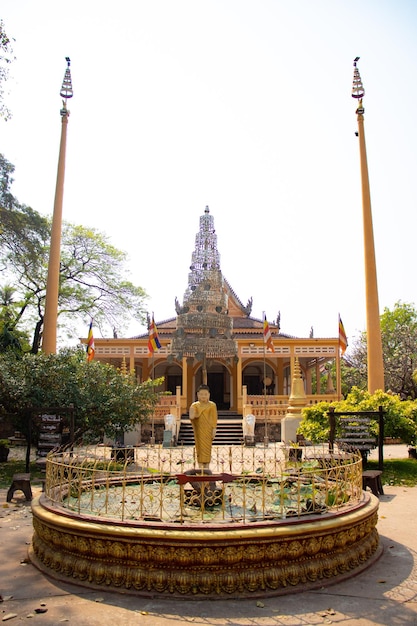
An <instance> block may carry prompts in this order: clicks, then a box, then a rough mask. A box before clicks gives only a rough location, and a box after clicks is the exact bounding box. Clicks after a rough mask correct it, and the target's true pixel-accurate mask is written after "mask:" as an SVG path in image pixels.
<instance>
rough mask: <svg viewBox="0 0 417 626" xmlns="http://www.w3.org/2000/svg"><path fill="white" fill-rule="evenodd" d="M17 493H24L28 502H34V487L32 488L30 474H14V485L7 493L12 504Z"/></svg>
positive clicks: (8, 500)
mask: <svg viewBox="0 0 417 626" xmlns="http://www.w3.org/2000/svg"><path fill="white" fill-rule="evenodd" d="M15 491H23V493H24V494H25V496H26V500H32V487H31V486H30V474H14V475H13V479H12V484H11V485H10V487H9V491H8V492H7V502H11V501H12V498H13V495H14V492H15Z"/></svg>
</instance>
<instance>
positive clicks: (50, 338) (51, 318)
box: [42, 57, 73, 354]
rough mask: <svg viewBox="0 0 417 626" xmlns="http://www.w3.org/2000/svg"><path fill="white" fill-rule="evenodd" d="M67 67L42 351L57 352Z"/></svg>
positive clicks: (68, 88) (68, 95)
mask: <svg viewBox="0 0 417 626" xmlns="http://www.w3.org/2000/svg"><path fill="white" fill-rule="evenodd" d="M66 61H67V69H66V70H65V76H64V80H63V83H62V87H61V91H60V96H61V98H62V99H63V100H62V108H61V111H60V114H61V122H62V123H61V143H60V148H59V160H58V172H57V179H56V188H55V202H54V212H53V217H52V232H51V246H50V250H49V264H48V279H47V283H46V299H45V315H44V325H43V338H42V351H43V352H45V354H51V353H52V354H54V353H55V352H56V335H57V325H58V295H59V269H60V258H61V231H62V205H63V198H64V178H65V154H66V146H67V127H68V118H69V111H68V109H67V100H68V98H72V95H73V93H72V82H71V70H70V59H69V57H67V58H66Z"/></svg>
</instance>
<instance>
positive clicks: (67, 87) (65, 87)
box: [59, 57, 74, 115]
mask: <svg viewBox="0 0 417 626" xmlns="http://www.w3.org/2000/svg"><path fill="white" fill-rule="evenodd" d="M65 60H66V62H67V69H66V70H65V75H64V80H63V81H62V87H61V91H60V92H59V95H60V96H61V98H63V100H62V109H61V115H68V112H67V100H68V98H72V96H73V95H74V94H73V91H72V81H71V70H70V65H71V59H70V58H69V57H65Z"/></svg>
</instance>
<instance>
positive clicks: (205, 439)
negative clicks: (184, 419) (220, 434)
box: [190, 400, 217, 463]
mask: <svg viewBox="0 0 417 626" xmlns="http://www.w3.org/2000/svg"><path fill="white" fill-rule="evenodd" d="M191 416H194V417H193V419H191V424H192V426H193V431H194V439H195V447H196V451H197V461H198V463H210V459H211V445H212V443H213V439H214V432H215V430H216V426H217V407H216V404H215V403H214V402H211V400H209V401H208V402H205V403H202V402H199V401H198V400H197V402H193V403H192V405H191V407H190V417H191Z"/></svg>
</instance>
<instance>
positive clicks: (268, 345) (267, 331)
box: [263, 313, 275, 352]
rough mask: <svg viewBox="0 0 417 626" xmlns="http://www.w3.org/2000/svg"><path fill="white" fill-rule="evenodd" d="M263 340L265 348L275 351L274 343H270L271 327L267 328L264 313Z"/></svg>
mask: <svg viewBox="0 0 417 626" xmlns="http://www.w3.org/2000/svg"><path fill="white" fill-rule="evenodd" d="M263 333H264V342H265V344H266V348H267V350H271V352H275V349H274V344H273V343H272V335H271V329H270V328H269V324H268V320H267V319H266V315H265V313H264V330H263Z"/></svg>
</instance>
